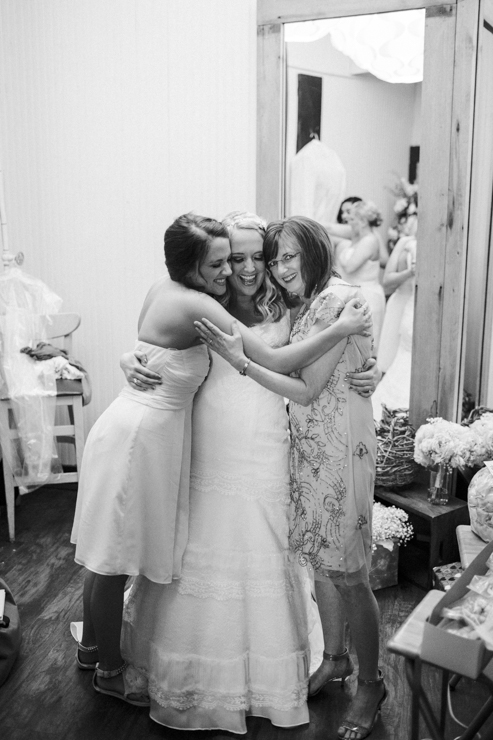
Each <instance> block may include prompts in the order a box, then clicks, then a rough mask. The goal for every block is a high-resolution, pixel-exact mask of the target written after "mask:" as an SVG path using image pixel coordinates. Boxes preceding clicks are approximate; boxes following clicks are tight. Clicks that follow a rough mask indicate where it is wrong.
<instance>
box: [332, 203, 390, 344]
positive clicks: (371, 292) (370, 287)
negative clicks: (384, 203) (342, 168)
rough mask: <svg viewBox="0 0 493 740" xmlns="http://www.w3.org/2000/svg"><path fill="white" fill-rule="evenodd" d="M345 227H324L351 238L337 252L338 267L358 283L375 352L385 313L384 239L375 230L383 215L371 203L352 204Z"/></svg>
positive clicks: (352, 282) (347, 277)
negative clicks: (369, 317) (366, 305)
mask: <svg viewBox="0 0 493 740" xmlns="http://www.w3.org/2000/svg"><path fill="white" fill-rule="evenodd" d="M346 220H347V226H343V225H342V226H339V227H338V228H337V225H335V227H334V226H333V225H331V224H329V225H328V226H327V231H328V232H329V234H332V233H334V229H336V233H337V231H339V230H340V229H341V228H344V229H348V228H349V230H350V241H344V242H343V244H342V245H340V247H339V249H338V252H337V257H338V259H337V270H338V272H339V274H340V275H341V277H342V278H343V279H344V280H346V281H347V282H348V283H351V284H352V285H358V286H359V287H360V288H361V291H362V293H363V295H364V296H365V298H366V300H367V301H368V303H369V305H370V308H371V312H372V316H373V337H374V342H375V345H374V348H373V351H374V352H375V353H376V351H377V349H378V343H379V339H380V331H381V328H382V324H383V318H384V313H385V293H384V290H383V288H382V285H381V283H380V265H381V249H382V245H383V242H382V240H381V238H380V236H379V234H378V233H377V232H376V229H377V227H378V226H380V224H381V223H382V216H381V214H380V211H379V210H378V209H377V207H376V206H375V204H374V203H371V202H370V201H358V202H357V203H353V205H352V206H351V208H350V210H349V212H348V214H347V216H346Z"/></svg>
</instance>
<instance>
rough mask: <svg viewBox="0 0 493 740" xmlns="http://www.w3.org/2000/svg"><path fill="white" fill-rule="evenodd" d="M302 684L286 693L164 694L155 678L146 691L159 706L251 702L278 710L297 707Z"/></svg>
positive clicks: (231, 707)
mask: <svg viewBox="0 0 493 740" xmlns="http://www.w3.org/2000/svg"><path fill="white" fill-rule="evenodd" d="M307 694H308V691H307V688H306V685H303V684H302V685H300V686H299V687H298V688H297V690H294V691H291V692H290V693H289V694H288V695H285V694H274V693H270V694H267V693H257V692H255V691H249V692H248V693H246V694H245V693H241V694H236V695H229V696H227V695H226V694H225V692H224V691H221V692H217V691H206V690H205V689H204V690H202V691H182V692H174V693H172V694H168V693H167V692H166V691H163V689H161V688H160V686H159V683H158V682H152V683H149V695H150V696H151V697H152V698H153V699H154V700H155V701H157V702H158V704H160V705H161V706H162V707H172V708H173V709H181V710H186V709H191V708H192V707H200V708H202V709H214V708H215V707H223V708H224V709H227V710H228V711H231V712H237V711H240V710H247V709H249V708H250V707H252V706H257V707H272V708H273V709H277V710H279V711H281V712H285V711H288V710H289V709H294V708H296V707H301V706H302V705H303V704H304V703H305V701H306V698H307Z"/></svg>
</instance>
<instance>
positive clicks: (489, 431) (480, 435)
mask: <svg viewBox="0 0 493 740" xmlns="http://www.w3.org/2000/svg"><path fill="white" fill-rule="evenodd" d="M469 430H470V431H471V432H473V433H474V434H475V435H476V437H477V443H476V447H475V459H474V463H473V465H482V464H483V463H484V461H485V460H493V413H491V412H488V413H485V414H483V415H482V416H480V417H479V419H477V420H476V421H473V423H472V424H470V425H469Z"/></svg>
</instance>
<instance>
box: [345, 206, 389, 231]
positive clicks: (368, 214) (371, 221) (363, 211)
mask: <svg viewBox="0 0 493 740" xmlns="http://www.w3.org/2000/svg"><path fill="white" fill-rule="evenodd" d="M351 211H352V213H353V214H354V215H355V216H360V217H361V218H363V219H364V220H365V221H367V222H368V226H372V227H376V226H380V224H381V223H382V221H383V218H382V214H381V213H380V211H379V210H378V208H377V207H376V205H375V203H372V201H371V200H362V201H359V202H358V203H354V205H353V206H352V208H351Z"/></svg>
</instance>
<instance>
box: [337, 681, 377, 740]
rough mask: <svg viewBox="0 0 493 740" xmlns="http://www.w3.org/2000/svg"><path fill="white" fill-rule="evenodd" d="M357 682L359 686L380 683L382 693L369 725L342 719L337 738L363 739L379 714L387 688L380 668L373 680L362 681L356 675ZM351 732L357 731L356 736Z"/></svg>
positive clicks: (340, 739)
mask: <svg viewBox="0 0 493 740" xmlns="http://www.w3.org/2000/svg"><path fill="white" fill-rule="evenodd" d="M358 684H359V685H360V686H375V685H376V684H380V685H381V686H383V694H382V696H381V698H380V699H379V701H378V704H377V706H376V709H375V713H374V715H373V719H372V721H371V724H370V726H369V727H365V725H357V724H356V723H354V722H351V720H350V719H347V720H343V721H342V725H341V726H340V727H339V729H338V731H337V737H338V738H339V740H364V739H365V737H368V735H369V734H370V733H371V732H373V728H374V727H375V723H376V721H377V719H378V715H379V714H380V710H381V708H382V704H383V703H384V701H385V700H386V698H387V688H386V686H385V682H384V679H383V673H382V671H381V670H380V669H379V671H378V678H374V679H373V680H368V681H364V680H363V679H362V678H359V677H358ZM341 730H342V732H341ZM351 733H357V734H356V736H354V737H353V735H352V734H351Z"/></svg>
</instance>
